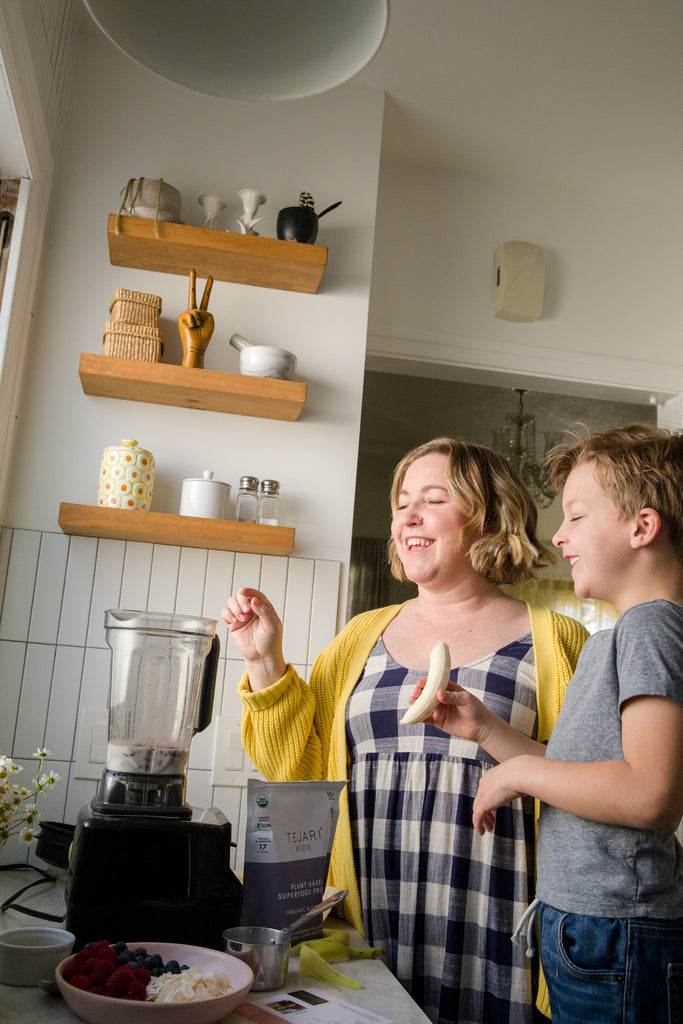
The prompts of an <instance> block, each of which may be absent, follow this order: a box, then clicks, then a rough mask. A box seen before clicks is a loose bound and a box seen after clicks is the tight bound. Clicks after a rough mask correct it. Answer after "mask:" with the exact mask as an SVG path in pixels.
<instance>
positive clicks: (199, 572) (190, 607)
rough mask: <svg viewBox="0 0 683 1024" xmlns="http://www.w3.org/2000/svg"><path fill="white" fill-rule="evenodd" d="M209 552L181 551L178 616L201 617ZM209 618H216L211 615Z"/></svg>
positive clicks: (177, 599)
mask: <svg viewBox="0 0 683 1024" xmlns="http://www.w3.org/2000/svg"><path fill="white" fill-rule="evenodd" d="M206 562H207V552H206V551H205V550H203V549H202V548H181V549H180V571H179V573H178V586H177V589H176V597H175V611H176V612H177V613H178V615H201V614H202V605H203V604H204V586H205V584H206ZM209 618H212V619H213V618H215V616H213V615H211V616H209Z"/></svg>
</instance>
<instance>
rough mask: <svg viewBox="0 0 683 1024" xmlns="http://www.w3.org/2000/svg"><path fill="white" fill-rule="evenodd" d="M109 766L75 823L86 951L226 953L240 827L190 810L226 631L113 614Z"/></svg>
mask: <svg viewBox="0 0 683 1024" xmlns="http://www.w3.org/2000/svg"><path fill="white" fill-rule="evenodd" d="M104 624H105V634H106V640H107V644H108V646H109V647H110V648H111V651H112V661H111V694H110V704H109V731H108V743H107V762H106V766H105V769H104V771H103V773H102V776H101V778H100V781H99V784H98V787H97V792H96V794H95V796H94V797H93V799H92V800H91V802H90V803H89V804H88V805H87V806H86V807H84V808H83V809H82V810H81V812H80V814H79V816H78V821H77V823H76V831H75V835H74V843H73V848H72V852H71V857H70V860H69V867H68V872H67V878H66V883H65V894H66V904H67V910H66V927H67V928H68V929H69V931H72V932H73V933H74V934H75V935H76V945H75V948H80V947H81V946H83V945H84V944H85V943H86V942H89V941H95V940H97V939H100V938H108V939H109V940H110V941H111V942H116V941H119V940H123V941H128V939H130V938H131V937H132V938H135V937H136V936H137V937H138V938H139V937H142V938H143V939H145V940H146V941H157V942H163V941H169V942H181V943H184V944H189V945H198V946H209V947H212V948H215V949H222V948H223V944H222V938H221V936H222V932H223V931H224V930H225V928H226V927H229V926H231V925H236V924H238V923H239V917H240V910H241V902H242V899H241V897H242V887H241V884H240V882H239V881H238V879H237V878H236V876H235V875H234V874H233V872H232V870H231V868H230V849H231V847H232V846H234V845H235V844H234V843H233V842H232V828H231V824H230V822H229V821H228V820H227V818H225V816H224V815H223V814H222V812H221V811H220V810H218V809H216V808H212V809H210V810H208V811H204V812H199V811H196V810H195V809H193V808H192V807H190V806H189V805H188V804H187V803H186V802H185V793H186V777H185V769H186V765H187V760H188V757H189V751H190V742H191V740H192V736H193V735H194V734H195V733H197V732H201V731H202V730H203V729H205V728H206V727H207V726H208V725H209V723H210V721H211V714H212V709H213V694H214V688H215V681H216V669H217V667H218V654H219V646H220V645H219V640H218V637H217V636H215V629H216V621H215V620H214V619H204V618H198V617H196V616H194V617H193V616H186V615H176V614H170V613H168V614H167V613H163V612H150V611H132V610H127V609H109V610H108V611H107V612H105V620H104Z"/></svg>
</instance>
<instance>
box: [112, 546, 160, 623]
mask: <svg viewBox="0 0 683 1024" xmlns="http://www.w3.org/2000/svg"><path fill="white" fill-rule="evenodd" d="M153 552H154V545H153V544H143V543H141V542H140V541H135V540H129V541H127V542H126V554H125V557H124V559H123V580H122V581H121V597H120V599H119V608H131V609H133V610H134V611H144V610H145V609H146V608H147V597H148V594H149V577H150V573H151V570H152V554H153Z"/></svg>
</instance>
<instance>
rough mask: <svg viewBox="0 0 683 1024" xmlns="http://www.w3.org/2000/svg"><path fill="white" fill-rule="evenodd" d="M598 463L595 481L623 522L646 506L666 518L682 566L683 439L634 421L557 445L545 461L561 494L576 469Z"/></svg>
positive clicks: (551, 477)
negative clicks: (585, 464)
mask: <svg viewBox="0 0 683 1024" xmlns="http://www.w3.org/2000/svg"><path fill="white" fill-rule="evenodd" d="M587 462H590V463H593V464H594V466H595V478H596V480H597V481H598V483H599V484H600V486H601V487H602V489H603V491H604V492H605V494H606V495H607V497H608V498H609V499H610V501H612V502H613V503H614V504H615V505H616V507H617V508H618V510H619V512H620V513H621V515H622V517H623V518H624V519H630V518H632V517H633V516H634V515H635V514H636V513H637V512H638V511H639V510H640V509H641V508H653V509H655V511H656V512H659V514H660V516H661V517H662V522H663V523H664V526H665V529H667V530H668V535H669V540H670V542H671V546H672V548H673V549H674V553H675V555H676V558H677V559H678V560H679V561H680V562H683V435H682V434H679V433H673V432H672V431H669V430H664V429H663V428H662V427H655V426H652V425H651V424H649V423H630V424H628V426H625V427H615V428H613V429H611V430H602V431H600V432H598V433H594V434H589V435H588V436H587V437H584V438H580V437H579V438H578V439H576V435H575V439H574V441H573V442H569V443H567V444H561V445H557V446H556V447H555V448H553V449H552V450H551V451H550V452H549V453H548V456H547V458H546V465H547V467H548V471H549V474H550V479H551V482H552V484H553V487H555V488H556V489H557V490H558V491H559V490H562V488H563V487H564V485H565V483H566V482H567V477H568V476H569V474H570V473H571V471H572V470H573V469H574V467H575V466H580V465H583V464H584V463H587Z"/></svg>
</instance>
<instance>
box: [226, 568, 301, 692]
mask: <svg viewBox="0 0 683 1024" xmlns="http://www.w3.org/2000/svg"><path fill="white" fill-rule="evenodd" d="M221 618H222V619H223V621H224V622H226V623H227V625H228V628H229V630H230V638H231V640H232V641H233V642H234V644H235V647H236V648H237V650H238V651H239V652H240V654H241V655H242V657H243V658H244V660H245V662H246V663H247V671H248V673H249V683H250V686H251V688H252V690H260V689H263V688H264V687H265V686H270V684H271V683H274V682H276V680H278V679H280V678H281V676H283V675H284V673H285V668H286V664H285V660H284V656H283V654H282V623H281V621H280V617H279V616H278V614H277V612H276V611H275V609H274V608H273V606H272V604H271V603H270V601H269V600H268V598H267V597H266V595H265V594H262V593H261V592H260V591H259V590H253V589H252V588H251V587H242V588H241V589H240V590H238V591H237V593H236V594H233V595H232V597H229V598H228V603H227V606H226V607H225V608H224V609H223V610H222V612H221Z"/></svg>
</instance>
